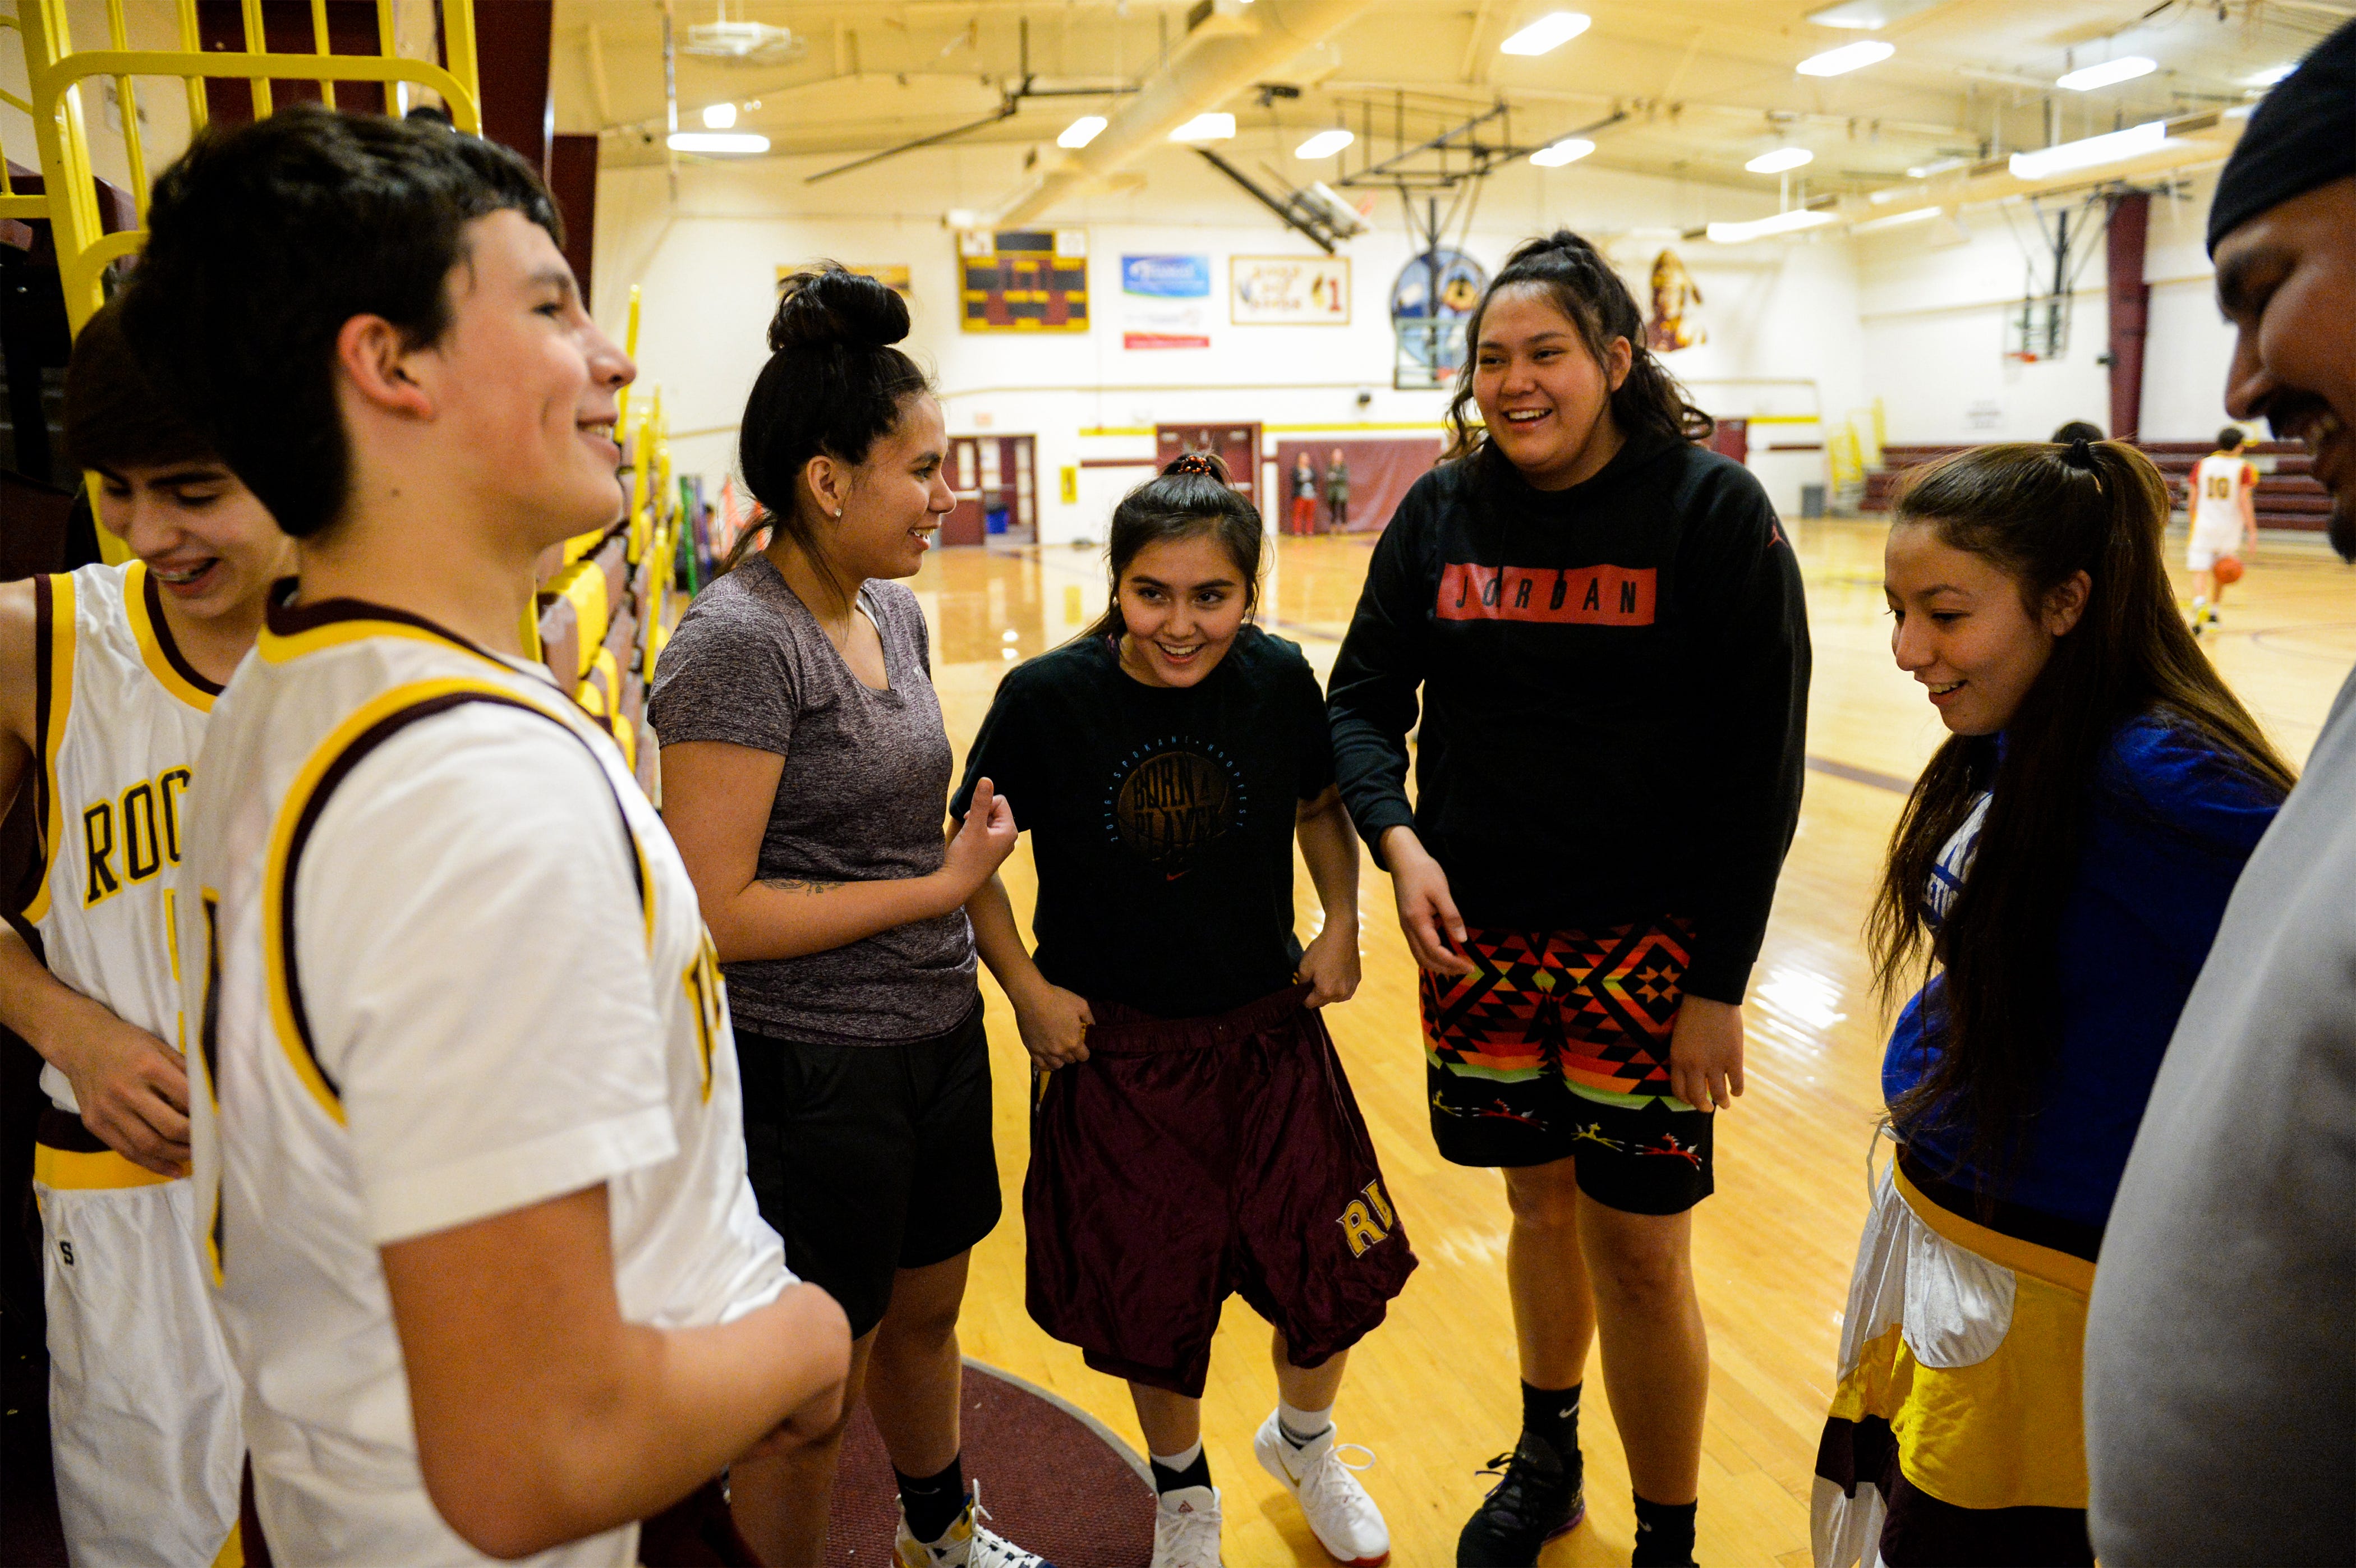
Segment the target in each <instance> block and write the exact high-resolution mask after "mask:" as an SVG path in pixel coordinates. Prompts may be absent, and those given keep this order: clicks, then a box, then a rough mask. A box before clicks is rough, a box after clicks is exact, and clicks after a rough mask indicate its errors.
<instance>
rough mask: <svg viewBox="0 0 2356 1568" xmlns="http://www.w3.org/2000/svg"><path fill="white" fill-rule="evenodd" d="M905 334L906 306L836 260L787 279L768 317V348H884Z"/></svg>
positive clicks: (879, 285) (896, 295) (884, 287)
mask: <svg viewBox="0 0 2356 1568" xmlns="http://www.w3.org/2000/svg"><path fill="white" fill-rule="evenodd" d="M907 335H908V302H907V301H906V300H905V299H902V298H901V297H900V296H899V295H898V294H897V293H895V292H894V291H893V290H892V289H890V288H888V287H886V286H885V285H883V284H880V283H878V282H876V281H875V280H874V279H873V278H872V277H868V276H866V275H865V274H861V273H854V272H852V271H851V270H850V269H849V268H847V267H845V266H843V265H842V264H841V263H839V262H820V263H819V264H818V265H817V266H815V267H812V268H809V269H808V270H806V271H803V272H798V273H796V274H794V275H793V276H791V277H789V278H787V280H786V281H785V285H784V287H783V292H782V294H781V295H780V296H779V298H778V300H777V313H776V315H775V316H773V317H770V318H769V349H770V351H771V352H773V353H774V352H776V351H778V350H780V349H826V348H846V349H882V348H886V347H888V346H890V345H891V344H894V343H897V342H898V341H900V340H901V339H902V338H905V337H906V336H907Z"/></svg>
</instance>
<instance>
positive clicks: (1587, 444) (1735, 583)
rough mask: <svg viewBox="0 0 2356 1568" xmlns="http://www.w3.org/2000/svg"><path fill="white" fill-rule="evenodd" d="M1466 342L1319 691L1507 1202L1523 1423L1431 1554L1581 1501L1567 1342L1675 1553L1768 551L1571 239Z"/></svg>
mask: <svg viewBox="0 0 2356 1568" xmlns="http://www.w3.org/2000/svg"><path fill="white" fill-rule="evenodd" d="M1469 339H1470V341H1471V342H1472V346H1473V353H1472V359H1471V360H1470V361H1469V362H1468V363H1467V365H1466V367H1465V369H1464V371H1462V374H1461V376H1460V378H1459V380H1458V382H1457V388H1456V395H1455V399H1454V402H1453V403H1452V404H1451V409H1450V418H1451V424H1453V426H1454V428H1455V435H1456V439H1455V442H1454V445H1453V446H1452V448H1451V455H1450V460H1448V461H1445V462H1443V463H1442V464H1441V466H1440V467H1439V468H1437V469H1435V470H1434V471H1433V472H1431V473H1430V474H1427V475H1426V476H1424V477H1423V478H1421V479H1419V480H1418V481H1417V482H1416V485H1415V488H1414V489H1411V490H1410V491H1408V496H1407V499H1405V500H1404V501H1402V502H1401V503H1400V506H1399V510H1398V513H1397V515H1396V516H1395V517H1394V518H1393V520H1392V521H1391V523H1390V524H1389V526H1388V527H1387V528H1386V530H1385V531H1384V532H1383V536H1382V539H1381V541H1380V542H1378V543H1377V544H1376V547H1375V554H1374V560H1373V563H1372V564H1371V566H1370V567H1369V570H1368V573H1367V577H1366V585H1365V590H1364V592H1363V594H1362V595H1361V596H1360V598H1359V600H1358V607H1357V613H1356V615H1355V618H1353V620H1352V621H1351V624H1350V630H1349V635H1348V637H1347V639H1345V640H1344V644H1343V647H1342V651H1341V655H1340V657H1339V659H1338V660H1336V662H1335V664H1334V668H1333V682H1332V684H1331V687H1330V691H1329V694H1328V695H1329V703H1330V706H1331V709H1332V712H1333V737H1334V758H1335V768H1336V772H1337V774H1338V777H1339V779H1340V781H1341V788H1342V795H1343V799H1344V800H1345V801H1346V802H1347V803H1348V804H1349V807H1350V812H1351V815H1352V817H1353V818H1354V819H1355V821H1356V823H1357V826H1358V831H1359V832H1360V833H1361V834H1362V835H1364V837H1365V840H1366V842H1367V843H1369V844H1370V845H1371V846H1373V848H1374V851H1375V854H1376V856H1377V858H1378V859H1379V860H1380V861H1381V863H1382V864H1383V865H1385V866H1386V867H1387V869H1388V870H1389V871H1390V874H1391V877H1392V887H1393V892H1394V894H1395V895H1396V897H1397V898H1398V913H1399V923H1400V925H1401V926H1402V927H1403V928H1404V929H1405V930H1406V932H1407V938H1408V947H1409V948H1410V949H1411V950H1413V952H1414V954H1415V958H1416V961H1417V963H1418V964H1419V966H1420V967H1421V969H1422V971H1423V975H1422V1013H1423V1033H1424V1043H1425V1051H1426V1060H1427V1062H1428V1069H1427V1079H1428V1083H1429V1092H1430V1104H1431V1126H1432V1133H1433V1136H1434V1138H1435V1140H1436V1141H1437V1142H1438V1144H1439V1145H1440V1154H1441V1155H1442V1156H1443V1157H1445V1158H1447V1159H1449V1160H1451V1161H1452V1162H1454V1163H1456V1164H1459V1165H1481V1166H1492V1167H1503V1168H1504V1169H1505V1192H1506V1197H1507V1199H1508V1202H1509V1203H1510V1205H1511V1208H1512V1210H1513V1231H1512V1238H1511V1241H1510V1244H1509V1248H1508V1251H1507V1257H1506V1275H1507V1281H1508V1283H1509V1286H1510V1288H1511V1290H1512V1293H1513V1303H1514V1321H1515V1328H1516V1331H1517V1334H1518V1337H1519V1351H1520V1360H1521V1372H1522V1409H1523V1423H1522V1434H1521V1437H1520V1439H1519V1441H1518V1443H1517V1444H1516V1445H1515V1450H1514V1453H1513V1455H1512V1456H1511V1459H1510V1462H1505V1474H1504V1477H1503V1478H1502V1479H1501V1480H1500V1481H1499V1482H1498V1483H1497V1485H1496V1487H1494V1489H1493V1490H1492V1491H1491V1492H1490V1494H1489V1497H1488V1498H1487V1500H1485V1501H1484V1502H1483V1503H1482V1505H1481V1506H1480V1509H1478V1511H1477V1512H1475V1514H1474V1515H1473V1517H1472V1520H1471V1521H1470V1522H1469V1523H1467V1524H1466V1526H1465V1528H1464V1530H1463V1533H1462V1536H1461V1537H1460V1539H1459V1541H1458V1545H1457V1561H1458V1563H1460V1564H1463V1565H1465V1568H1526V1564H1528V1563H1531V1562H1532V1561H1533V1560H1534V1559H1535V1558H1536V1557H1537V1553H1538V1551H1539V1549H1540V1547H1541V1546H1542V1545H1543V1544H1544V1542H1545V1541H1547V1540H1548V1539H1550V1538H1551V1537H1553V1536H1555V1535H1558V1534H1559V1533H1561V1532H1562V1531H1564V1530H1569V1529H1570V1528H1571V1527H1572V1526H1573V1525H1574V1524H1576V1523H1577V1522H1578V1520H1579V1519H1580V1517H1581V1515H1582V1513H1583V1511H1584V1508H1585V1503H1584V1495H1583V1492H1582V1490H1581V1479H1582V1477H1581V1466H1580V1455H1579V1442H1578V1426H1577V1423H1578V1412H1579V1402H1580V1388H1581V1386H1582V1380H1583V1378H1584V1376H1585V1369H1586V1364H1587V1358H1588V1352H1589V1349H1590V1344H1591V1342H1592V1340H1593V1339H1594V1337H1596V1334H1597V1331H1598V1329H1599V1328H1600V1330H1601V1337H1602V1342H1603V1375H1604V1379H1605V1381H1606V1383H1607V1384H1608V1386H1609V1388H1610V1391H1611V1397H1612V1414H1613V1416H1614V1418H1615V1419H1616V1420H1617V1422H1618V1423H1619V1427H1620V1434H1621V1437H1622V1442H1623V1443H1624V1444H1626V1447H1627V1451H1628V1464H1629V1469H1630V1472H1631V1475H1632V1477H1633V1481H1634V1483H1635V1492H1636V1498H1635V1509H1636V1522H1637V1536H1636V1551H1635V1561H1636V1563H1639V1564H1653V1563H1670V1564H1676V1563H1687V1562H1689V1561H1690V1560H1691V1555H1692V1551H1693V1541H1694V1518H1695V1507H1696V1496H1697V1487H1698V1485H1699V1477H1700V1466H1701V1435H1702V1414H1703V1409H1704V1405H1705V1403H1706V1402H1707V1399H1708V1382H1709V1361H1708V1346H1707V1343H1706V1340H1705V1336H1704V1332H1703V1326H1702V1320H1701V1309H1700V1305H1699V1304H1698V1302H1697V1299H1696V1297H1695V1294H1694V1285H1693V1271H1692V1263H1691V1259H1690V1251H1689V1249H1690V1238H1691V1230H1692V1219H1691V1211H1692V1209H1693V1208H1694V1206H1695V1205H1696V1204H1697V1203H1699V1202H1700V1201H1701V1200H1702V1199H1703V1198H1704V1197H1708V1194H1709V1192H1710V1190H1711V1173H1710V1161H1711V1135H1710V1134H1711V1124H1712V1115H1711V1112H1713V1111H1715V1110H1720V1109H1723V1108H1725V1107H1727V1106H1730V1105H1731V1104H1732V1102H1733V1099H1732V1097H1733V1096H1736V1095H1739V1094H1740V1093H1741V1092H1742V1088H1743V1082H1742V1011H1741V1004H1742V999H1743V993H1744V991H1745V989H1746V987H1747V985H1748V983H1749V980H1750V974H1751V963H1752V961H1754V960H1755V959H1756V957H1757V956H1758V952H1759V944H1760V940H1761V938H1762V933H1763V932H1764V930H1765V929H1766V924H1767V911H1768V907H1769V905H1770V904H1771V903H1772V900H1773V897H1774V890H1775V881H1776V877H1777V875H1778V874H1779V872H1780V871H1781V868H1782V865H1783V854H1784V851H1785V849H1786V848H1787V847H1788V846H1789V844H1790V843H1791V837H1792V832H1793V829H1794V823H1795V822H1797V820H1798V815H1799V804H1800V785H1801V778H1802V774H1801V768H1802V763H1803V757H1804V748H1803V739H1804V725H1805V722H1806V707H1807V687H1808V662H1809V654H1808V632H1807V619H1806V610H1805V607H1804V602H1803V599H1802V597H1801V590H1800V575H1799V568H1798V565H1797V564H1796V563H1795V562H1794V559H1793V556H1792V551H1791V546H1790V545H1789V543H1788V542H1786V541H1785V539H1784V537H1783V531H1782V528H1781V526H1780V525H1779V524H1778V522H1777V521H1776V518H1775V514H1774V510H1773V509H1772V507H1771V506H1770V505H1769V504H1768V501H1767V498H1766V495H1765V493H1764V492H1763V491H1762V489H1760V486H1759V482H1758V480H1757V479H1755V478H1752V477H1751V474H1750V473H1749V472H1748V471H1747V470H1745V469H1744V468H1743V467H1741V466H1740V464H1737V463H1735V462H1733V461H1731V460H1730V459H1728V458H1726V457H1722V456H1718V455H1717V454H1715V453H1712V452H1708V451H1706V450H1704V449H1703V448H1702V447H1700V446H1697V445H1696V443H1697V441H1698V440H1701V439H1703V438H1705V437H1706V436H1707V435H1708V431H1709V428H1710V424H1709V419H1708V415H1707V414H1704V413H1701V411H1700V410H1698V409H1697V408H1695V407H1694V406H1693V405H1692V404H1691V403H1688V402H1687V400H1686V398H1685V396H1684V394H1683V392H1682V391H1681V390H1680V389H1679V388H1678V387H1677V385H1676V382H1675V381H1673V380H1672V379H1671V378H1670V377H1669V375H1668V374H1667V372H1666V371H1664V370H1662V369H1661V367H1660V364H1659V362H1658V361H1657V360H1655V358H1654V357H1653V355H1652V352H1651V350H1649V349H1645V348H1644V347H1643V346H1642V345H1643V341H1644V327H1643V322H1642V319H1641V318H1640V317H1639V316H1638V314H1637V310H1636V304H1635V301H1634V300H1633V298H1632V297H1631V296H1630V295H1629V293H1628V289H1627V285H1625V284H1623V283H1622V282H1621V280H1620V278H1619V276H1618V274H1615V273H1614V272H1612V268H1611V266H1610V265H1609V263H1606V262H1605V261H1604V260H1603V258H1602V257H1601V255H1600V254H1599V253H1598V252H1596V250H1595V248H1594V247H1593V246H1592V245H1590V243H1589V242H1587V241H1585V240H1583V239H1581V238H1580V237H1579V236H1577V235H1575V234H1570V233H1558V234H1555V235H1553V236H1551V237H1550V238H1547V239H1544V240H1537V241H1533V242H1530V243H1528V244H1526V245H1524V246H1522V247H1521V249H1519V250H1518V251H1516V252H1515V253H1514V255H1513V257H1512V258H1511V260H1510V261H1509V262H1508V263H1507V264H1506V266H1505V270H1504V271H1503V272H1501V273H1499V274H1497V278H1496V281H1495V282H1494V284H1492V285H1490V289H1489V292H1488V294H1487V295H1486V296H1485V297H1484V298H1483V301H1482V302H1481V306H1480V308H1479V310H1478V311H1477V312H1476V313H1475V314H1474V316H1473V317H1472V320H1471V322H1470V324H1469ZM1475 406H1477V408H1478V411H1479V412H1478V414H1477V416H1475V415H1473V414H1472V410H1473V409H1474V408H1475ZM1419 697H1420V706H1421V713H1420V717H1421V729H1420V731H1419V756H1418V760H1417V765H1416V766H1417V782H1418V785H1419V796H1418V800H1417V801H1416V802H1415V804H1413V805H1412V806H1410V804H1409V803H1408V796H1407V789H1406V784H1407V772H1408V744H1407V736H1408V731H1409V730H1410V729H1411V728H1414V727H1415V725H1416V723H1417V720H1418V716H1419V714H1418V706H1419Z"/></svg>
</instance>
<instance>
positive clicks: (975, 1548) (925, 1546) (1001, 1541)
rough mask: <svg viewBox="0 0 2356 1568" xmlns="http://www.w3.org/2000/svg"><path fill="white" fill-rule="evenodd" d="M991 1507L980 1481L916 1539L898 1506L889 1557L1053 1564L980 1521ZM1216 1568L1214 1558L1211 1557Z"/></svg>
mask: <svg viewBox="0 0 2356 1568" xmlns="http://www.w3.org/2000/svg"><path fill="white" fill-rule="evenodd" d="M989 1517H990V1510H989V1509H986V1508H983V1507H982V1506H981V1483H980V1481H976V1482H975V1483H973V1489H972V1490H971V1491H970V1492H969V1493H967V1494H966V1499H965V1511H964V1512H963V1513H961V1514H959V1515H958V1517H957V1522H956V1523H955V1524H953V1525H951V1526H949V1528H948V1533H947V1534H945V1535H943V1536H942V1537H941V1538H940V1539H939V1540H938V1541H918V1540H917V1539H916V1537H915V1536H913V1535H910V1534H909V1533H908V1510H907V1509H905V1508H904V1509H901V1510H900V1529H899V1532H898V1533H897V1534H896V1535H894V1537H893V1540H892V1559H893V1561H894V1563H898V1564H899V1568H1055V1564H1054V1563H1050V1562H1048V1561H1047V1560H1046V1559H1045V1558H1044V1557H1042V1556H1040V1555H1039V1554H1038V1553H1037V1552H1025V1551H1023V1549H1022V1548H1021V1547H1019V1546H1017V1545H1015V1544H1014V1543H1013V1542H1012V1541H1009V1540H1007V1539H1006V1538H1005V1537H1004V1536H1001V1535H1000V1534H998V1533H997V1532H995V1531H994V1530H991V1529H990V1528H989V1527H988V1526H986V1525H984V1524H983V1523H982V1520H986V1519H988V1518H989ZM1214 1568H1216V1560H1214Z"/></svg>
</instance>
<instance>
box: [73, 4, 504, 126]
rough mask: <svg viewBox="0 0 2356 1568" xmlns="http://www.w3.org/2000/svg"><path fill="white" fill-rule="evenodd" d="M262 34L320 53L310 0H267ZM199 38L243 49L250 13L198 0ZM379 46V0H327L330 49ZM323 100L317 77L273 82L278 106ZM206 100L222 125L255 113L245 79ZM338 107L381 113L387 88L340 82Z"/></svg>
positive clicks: (278, 49)
mask: <svg viewBox="0 0 2356 1568" xmlns="http://www.w3.org/2000/svg"><path fill="white" fill-rule="evenodd" d="M197 39H198V42H199V43H201V44H202V45H203V46H204V47H205V48H207V49H208V50H213V49H226V50H229V51H230V52H232V53H243V52H244V49H245V12H244V9H243V7H242V6H241V5H240V4H239V0H197ZM262 41H263V42H264V43H265V44H267V45H268V46H269V48H270V52H271V53H273V54H311V53H314V52H316V50H317V48H318V47H319V45H318V35H317V34H316V32H315V31H314V30H313V28H312V20H311V6H310V4H309V0H262ZM379 45H380V37H379V34H378V31H377V16H376V3H375V0H327V52H328V53H329V54H336V55H372V54H377V53H379V52H380V48H379ZM543 70H545V67H543ZM163 85H164V84H163V83H161V82H154V81H150V82H147V83H145V84H144V85H143V86H142V87H141V88H140V91H143V92H154V91H157V90H158V89H159V88H161V87H162V86H163ZM93 91H95V90H93ZM174 91H177V89H175V90H174ZM316 102H319V84H318V83H317V82H316V81H273V82H272V83H271V84H270V103H271V107H272V108H273V109H283V108H284V107H285V106H286V105H287V104H289V103H316ZM205 105H206V108H207V110H208V111H209V113H210V114H211V117H212V119H213V120H214V121H215V122H216V123H217V124H224V125H242V124H245V123H246V122H248V121H250V120H252V118H253V98H252V92H251V91H250V89H249V87H248V85H247V83H246V82H244V81H230V80H227V79H225V78H208V79H207V80H206V81H205ZM336 107H337V108H338V109H348V110H351V111H353V112H354V113H360V114H381V113H384V89H383V87H382V86H380V84H378V83H376V82H373V81H339V82H337V83H336Z"/></svg>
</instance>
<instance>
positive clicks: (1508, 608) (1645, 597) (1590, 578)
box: [1440, 563, 1655, 626]
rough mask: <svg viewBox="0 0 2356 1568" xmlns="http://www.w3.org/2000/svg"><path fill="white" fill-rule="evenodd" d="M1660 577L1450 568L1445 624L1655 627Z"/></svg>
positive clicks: (1577, 569)
mask: <svg viewBox="0 0 2356 1568" xmlns="http://www.w3.org/2000/svg"><path fill="white" fill-rule="evenodd" d="M1654 589H1655V572H1654V569H1653V568H1652V567H1650V566H1641V567H1631V566H1571V567H1566V568H1563V569H1561V570H1558V571H1548V570H1546V569H1543V568H1534V567H1529V566H1481V565H1474V564H1469V563H1451V564H1449V565H1448V566H1447V567H1446V568H1444V569H1443V570H1442V571H1441V572H1440V619H1442V620H1533V621H1543V622H1547V623H1549V624H1551V625H1555V626H1650V625H1652V624H1653V602H1654Z"/></svg>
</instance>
